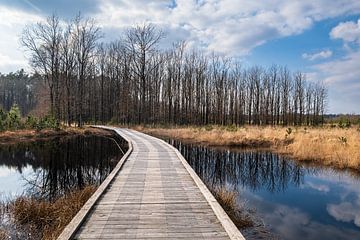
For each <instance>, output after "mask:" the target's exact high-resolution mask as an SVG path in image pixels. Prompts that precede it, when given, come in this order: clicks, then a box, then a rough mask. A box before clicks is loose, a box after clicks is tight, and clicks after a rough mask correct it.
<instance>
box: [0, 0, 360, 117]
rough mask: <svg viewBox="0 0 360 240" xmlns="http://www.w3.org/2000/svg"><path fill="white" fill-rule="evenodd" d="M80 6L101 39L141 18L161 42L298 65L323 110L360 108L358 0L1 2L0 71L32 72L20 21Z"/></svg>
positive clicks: (71, 12)
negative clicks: (316, 87)
mask: <svg viewBox="0 0 360 240" xmlns="http://www.w3.org/2000/svg"><path fill="white" fill-rule="evenodd" d="M79 12H81V14H82V15H84V16H86V17H91V18H94V19H95V20H96V22H97V23H98V24H99V26H101V28H102V32H103V34H104V36H105V37H104V41H107V40H114V39H117V38H119V37H120V36H121V34H122V32H123V31H124V29H126V28H127V27H131V26H134V25H135V24H142V23H145V22H147V23H152V24H155V25H157V26H158V27H159V28H161V29H163V31H164V32H165V33H166V38H165V39H164V40H163V42H162V46H163V47H165V48H166V47H169V46H171V44H172V42H175V41H180V40H185V41H187V43H188V46H190V47H196V48H199V49H203V50H204V51H205V52H208V53H210V52H217V53H219V54H226V55H228V56H231V57H234V58H239V59H240V60H241V61H242V62H243V64H244V65H249V66H252V65H262V66H265V67H266V66H270V65H272V64H277V65H285V66H288V67H289V69H291V70H292V71H294V72H295V71H302V72H304V73H306V76H307V80H308V81H313V82H323V83H324V84H326V86H327V88H328V96H329V97H328V104H327V113H356V114H360V1H359V0H291V1H289V0H257V1H253V0H208V1H206V0H156V1H147V0H76V1H75V0H56V1H50V0H0V34H1V35H0V72H1V73H8V72H11V71H16V70H18V69H20V68H24V69H25V70H27V71H31V69H30V67H29V65H28V60H27V58H26V54H24V49H23V48H22V47H21V45H20V42H19V36H21V33H22V31H23V29H24V27H25V26H26V25H28V24H33V23H36V22H39V21H42V20H44V19H45V18H46V17H47V16H49V15H51V14H53V13H56V14H57V15H59V16H60V17H61V18H63V19H66V20H71V19H72V18H73V17H74V16H75V15H76V14H77V13H79Z"/></svg>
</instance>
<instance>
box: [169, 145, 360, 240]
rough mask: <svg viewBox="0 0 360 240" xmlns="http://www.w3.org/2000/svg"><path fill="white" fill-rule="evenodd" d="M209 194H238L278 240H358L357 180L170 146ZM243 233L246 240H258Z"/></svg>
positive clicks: (263, 158) (231, 153)
mask: <svg viewBox="0 0 360 240" xmlns="http://www.w3.org/2000/svg"><path fill="white" fill-rule="evenodd" d="M170 142H171V143H172V144H173V145H174V146H175V147H177V148H178V149H179V150H180V152H181V153H182V154H183V155H184V157H185V158H186V159H187V161H188V162H189V164H190V165H191V166H192V167H193V169H194V170H195V171H196V173H197V174H198V175H199V176H200V178H201V179H202V180H203V181H204V182H205V183H206V184H207V185H208V187H209V188H212V187H214V186H219V185H220V186H223V187H226V188H227V189H230V190H236V191H239V196H240V197H239V198H240V199H238V201H239V204H240V203H241V202H243V201H246V205H247V207H249V208H252V209H255V211H256V212H255V215H256V216H257V217H259V218H261V219H262V220H263V222H264V224H265V225H266V227H267V228H268V229H269V231H270V232H271V233H272V234H273V235H274V236H276V237H278V238H280V239H302V240H303V239H327V240H330V239H360V188H359V186H360V185H359V183H360V179H359V177H358V176H357V175H355V174H351V173H350V172H346V171H335V170H332V169H331V168H324V167H316V166H309V165H301V164H299V163H298V162H295V161H292V160H290V159H287V158H285V157H281V156H279V155H277V154H273V153H271V152H261V151H239V150H236V149H232V150H231V149H216V148H209V147H202V146H196V145H186V144H183V143H181V142H176V141H170ZM250 233H251V231H244V234H245V236H246V237H247V238H249V239H251V238H257V236H256V234H253V233H252V234H250Z"/></svg>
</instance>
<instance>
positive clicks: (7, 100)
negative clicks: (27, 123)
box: [0, 70, 41, 115]
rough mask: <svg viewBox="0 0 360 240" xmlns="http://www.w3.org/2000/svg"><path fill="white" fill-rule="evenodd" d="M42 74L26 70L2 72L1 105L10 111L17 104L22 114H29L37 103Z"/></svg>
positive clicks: (0, 76)
mask: <svg viewBox="0 0 360 240" xmlns="http://www.w3.org/2000/svg"><path fill="white" fill-rule="evenodd" d="M40 79H41V77H40V76H36V75H28V74H26V73H25V71H24V70H19V71H17V72H15V73H8V74H1V73H0V106H1V109H2V110H3V111H5V112H9V111H10V109H11V107H12V106H13V105H15V104H16V105H17V106H18V107H19V109H20V111H21V114H22V115H27V114H28V113H29V112H30V111H31V110H32V109H33V108H34V107H35V106H36V104H37V100H38V99H37V94H38V86H39V84H40Z"/></svg>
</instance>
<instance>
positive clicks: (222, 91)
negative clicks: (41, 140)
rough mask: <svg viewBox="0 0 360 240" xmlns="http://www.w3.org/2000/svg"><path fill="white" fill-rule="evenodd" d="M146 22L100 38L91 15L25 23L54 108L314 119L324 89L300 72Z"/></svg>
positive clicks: (104, 113)
mask: <svg viewBox="0 0 360 240" xmlns="http://www.w3.org/2000/svg"><path fill="white" fill-rule="evenodd" d="M164 38H165V36H164V34H163V32H162V31H161V30H159V29H157V28H156V27H155V26H154V25H151V24H144V25H141V26H135V27H131V28H129V29H127V30H126V31H125V32H124V33H123V34H122V35H121V36H120V38H119V40H116V41H113V42H111V43H104V42H101V39H102V33H101V30H100V28H99V27H98V26H97V25H96V23H95V22H94V21H93V20H92V19H84V18H82V17H81V16H80V15H78V16H77V17H75V18H74V19H73V20H72V21H70V22H68V23H66V24H64V22H63V21H60V19H59V18H58V17H57V16H55V15H53V16H51V17H49V18H48V19H47V20H46V21H44V22H40V23H38V24H35V25H30V26H28V27H26V28H25V29H24V32H23V34H22V38H21V42H22V44H23V46H24V47H25V48H26V49H27V50H28V51H29V54H30V63H31V65H32V66H33V68H34V69H35V70H36V72H37V73H39V74H41V75H42V76H43V77H44V79H45V81H46V83H47V86H48V89H49V96H50V105H51V112H52V114H53V115H54V116H55V118H56V119H58V120H59V121H63V122H66V123H68V124H71V123H77V125H79V126H81V125H83V124H84V123H85V122H91V123H106V122H109V121H112V122H118V123H124V124H128V123H143V124H150V123H165V124H222V125H226V124H236V125H239V124H257V125H267V124H273V125H280V124H281V125H316V124H320V123H322V122H323V115H324V111H325V107H326V100H327V90H326V88H325V86H324V85H323V84H321V83H313V82H308V81H306V77H305V75H304V74H303V73H301V72H296V73H291V72H290V71H289V69H288V68H286V67H282V66H276V65H273V66H271V67H269V68H264V67H260V66H253V67H243V66H242V65H241V64H240V63H239V62H238V61H237V60H236V59H232V58H229V57H226V56H220V55H216V54H206V53H205V52H203V51H200V50H194V49H192V48H189V47H187V46H186V42H178V43H174V44H173V47H172V48H170V49H167V50H163V49H161V48H160V47H159V43H160V42H161V41H162V40H166V39H164Z"/></svg>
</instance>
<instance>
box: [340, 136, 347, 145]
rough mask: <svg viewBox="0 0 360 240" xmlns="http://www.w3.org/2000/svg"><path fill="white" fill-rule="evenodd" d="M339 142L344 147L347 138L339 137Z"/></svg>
mask: <svg viewBox="0 0 360 240" xmlns="http://www.w3.org/2000/svg"><path fill="white" fill-rule="evenodd" d="M339 141H340V142H341V143H342V144H343V145H346V144H347V138H346V137H339Z"/></svg>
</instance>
